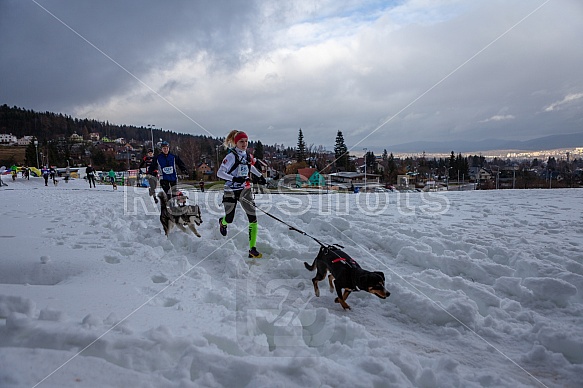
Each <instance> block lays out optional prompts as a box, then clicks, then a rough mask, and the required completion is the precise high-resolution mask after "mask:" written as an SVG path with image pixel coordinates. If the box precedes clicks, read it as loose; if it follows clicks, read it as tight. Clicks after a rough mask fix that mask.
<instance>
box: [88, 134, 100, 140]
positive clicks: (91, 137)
mask: <svg viewBox="0 0 583 388" xmlns="http://www.w3.org/2000/svg"><path fill="white" fill-rule="evenodd" d="M89 139H90V140H91V141H99V139H100V136H99V132H91V133H90V134H89Z"/></svg>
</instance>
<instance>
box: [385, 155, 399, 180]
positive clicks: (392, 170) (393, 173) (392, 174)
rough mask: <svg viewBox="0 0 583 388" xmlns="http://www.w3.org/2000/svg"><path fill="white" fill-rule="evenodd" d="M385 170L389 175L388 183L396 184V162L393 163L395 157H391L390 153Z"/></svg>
mask: <svg viewBox="0 0 583 388" xmlns="http://www.w3.org/2000/svg"><path fill="white" fill-rule="evenodd" d="M387 168H388V170H389V175H388V181H389V183H396V182H397V175H398V170H397V162H395V157H394V156H393V153H392V152H391V154H390V155H389V158H388V159H387Z"/></svg>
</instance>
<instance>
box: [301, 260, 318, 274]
mask: <svg viewBox="0 0 583 388" xmlns="http://www.w3.org/2000/svg"><path fill="white" fill-rule="evenodd" d="M317 259H318V258H317V257H316V258H315V259H314V262H313V263H312V265H310V264H308V263H306V262H305V261H304V267H306V269H307V270H308V271H313V270H315V269H316V260H317Z"/></svg>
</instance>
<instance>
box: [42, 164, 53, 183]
mask: <svg viewBox="0 0 583 388" xmlns="http://www.w3.org/2000/svg"><path fill="white" fill-rule="evenodd" d="M50 174H51V172H50V171H49V168H48V167H47V166H44V168H43V169H42V175H43V178H44V180H45V186H48V185H49V184H48V183H49V175H50Z"/></svg>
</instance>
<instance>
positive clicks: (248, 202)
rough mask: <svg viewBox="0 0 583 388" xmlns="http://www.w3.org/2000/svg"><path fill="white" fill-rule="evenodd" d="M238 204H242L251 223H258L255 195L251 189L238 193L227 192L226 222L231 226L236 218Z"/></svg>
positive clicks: (225, 202)
mask: <svg viewBox="0 0 583 388" xmlns="http://www.w3.org/2000/svg"><path fill="white" fill-rule="evenodd" d="M237 202H241V206H242V207H243V210H245V213H247V218H248V219H249V223H255V222H257V215H256V214H255V202H253V195H252V193H251V190H250V189H243V190H236V191H225V194H224V195H223V204H224V205H225V221H226V222H227V223H228V224H230V223H231V222H233V219H234V218H235V208H236V207H237Z"/></svg>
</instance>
